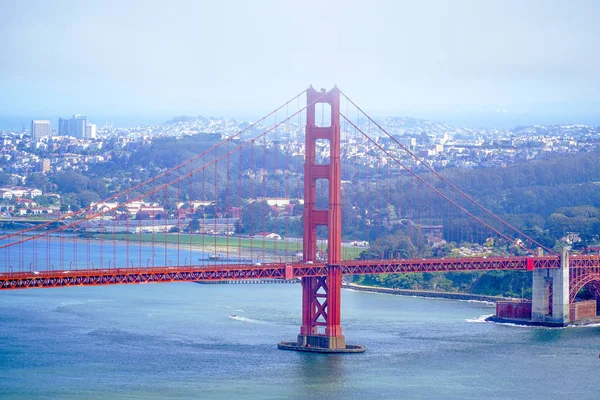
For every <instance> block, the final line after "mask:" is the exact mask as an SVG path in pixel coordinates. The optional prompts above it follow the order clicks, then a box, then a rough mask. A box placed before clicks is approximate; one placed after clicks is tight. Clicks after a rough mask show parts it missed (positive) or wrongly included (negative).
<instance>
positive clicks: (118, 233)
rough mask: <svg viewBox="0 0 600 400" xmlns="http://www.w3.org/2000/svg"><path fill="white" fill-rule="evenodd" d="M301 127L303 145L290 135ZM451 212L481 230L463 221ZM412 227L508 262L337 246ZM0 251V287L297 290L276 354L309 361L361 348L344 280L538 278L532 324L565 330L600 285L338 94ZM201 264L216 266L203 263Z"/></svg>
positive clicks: (597, 259)
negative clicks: (344, 298)
mask: <svg viewBox="0 0 600 400" xmlns="http://www.w3.org/2000/svg"><path fill="white" fill-rule="evenodd" d="M302 99H305V103H302ZM302 126H304V139H305V140H304V146H303V148H302V147H301V146H296V145H295V140H294V138H293V132H294V131H295V132H296V133H297V132H298V130H299V129H301V127H302ZM295 146H296V147H297V148H296V147H295ZM282 149H285V150H282ZM301 156H303V163H302V165H301V166H299V164H300V163H299V162H298V158H299V157H301ZM409 178H410V179H411V180H410V181H409V180H408V179H409ZM399 182H404V183H403V184H400V183H399ZM408 194H410V195H408ZM352 196H355V197H354V198H352ZM357 196H358V197H360V200H361V202H359V201H357V199H356V197H357ZM293 197H297V198H301V199H302V200H303V202H302V201H298V202H297V203H298V204H295V205H294V204H290V203H286V204H284V205H283V206H280V205H278V204H277V201H275V205H274V206H273V207H271V206H270V204H269V202H268V201H264V200H265V199H267V200H268V199H269V198H274V199H289V198H293ZM258 199H262V200H263V201H257V200H258ZM344 202H345V203H344ZM283 203H285V201H284V202H283ZM359 203H361V204H363V205H364V204H366V203H369V204H371V206H372V207H371V208H370V209H367V208H366V207H365V209H362V207H363V206H361V205H359ZM247 210H250V211H251V212H247ZM294 210H299V211H298V212H294ZM349 210H350V211H351V212H349ZM369 211H370V213H369ZM207 214H208V217H207ZM134 215H135V216H134ZM457 216H461V218H464V219H467V220H469V221H471V223H470V224H467V225H465V224H462V225H461V224H456V223H454V224H453V222H456V220H457V218H458V217H457ZM268 217H269V218H271V217H274V218H271V220H272V221H275V222H274V223H275V225H273V224H272V223H271V224H270V225H269V224H268V222H267V220H268V219H269V218H268ZM377 219H378V220H377ZM375 220H377V221H378V222H377V223H375ZM402 221H410V224H409V225H411V226H425V225H427V224H437V225H436V226H440V227H446V231H445V234H447V235H453V237H456V238H463V239H464V240H468V241H471V242H475V243H483V242H484V241H486V240H489V238H492V239H493V240H494V241H495V243H501V244H502V245H503V246H504V247H505V248H506V255H505V256H501V257H500V256H491V255H489V256H484V255H480V256H476V257H437V258H435V257H427V258H422V257H410V256H409V257H402V256H401V255H399V254H398V253H397V252H391V253H388V254H379V256H380V257H378V258H377V259H361V257H358V255H359V254H358V251H357V249H356V248H353V247H348V246H346V247H344V243H343V241H342V237H343V236H346V237H351V238H352V239H354V240H362V241H369V240H373V239H377V238H381V237H383V236H385V234H386V233H389V232H393V230H394V229H401V225H402ZM415 221H417V222H416V223H415ZM344 222H346V223H350V222H352V223H353V224H354V226H355V229H354V231H352V232H347V231H344V230H343V224H344ZM394 222H395V224H394ZM294 226H296V228H298V230H299V228H300V227H301V229H302V240H297V241H290V240H271V239H267V237H268V234H270V232H269V230H272V231H278V230H279V231H282V232H286V234H287V233H290V232H293V231H294ZM211 228H212V229H211ZM418 235H420V236H421V238H422V232H418ZM275 236H279V235H275ZM284 236H285V235H284ZM286 239H287V238H286ZM300 244H301V247H300ZM0 249H1V252H2V255H1V257H0V259H1V260H2V262H3V268H2V270H1V271H0V290H10V289H28V288H29V289H33V288H53V287H66V286H97V285H116V284H141V283H166V282H181V281H193V282H196V281H224V280H249V279H281V280H292V279H300V280H301V282H302V322H301V327H300V332H299V335H298V338H297V340H296V341H293V342H282V343H281V344H280V345H279V347H280V348H282V349H291V350H303V351H321V352H355V351H364V348H363V347H362V346H358V345H348V344H346V340H345V337H344V335H343V334H342V327H341V287H342V277H343V276H345V275H362V274H395V273H417V272H449V271H489V270H509V271H528V272H529V273H532V274H533V295H532V297H533V299H532V300H533V301H532V306H531V307H532V310H531V315H532V321H535V322H539V323H551V324H558V325H564V324H567V323H568V322H569V305H570V304H572V303H573V302H575V298H576V296H577V294H578V293H579V291H580V290H581V289H582V288H583V287H584V286H588V287H593V288H595V289H597V288H598V285H599V284H600V256H585V255H569V254H568V253H567V252H563V253H562V254H560V255H559V254H556V253H555V252H554V251H553V250H552V249H549V248H547V247H545V246H544V245H542V244H541V243H538V242H537V241H536V240H535V239H534V238H532V237H530V236H528V235H527V234H525V233H524V232H522V231H521V230H519V229H517V228H516V227H515V226H513V225H512V224H510V223H509V222H507V221H505V220H504V219H502V218H501V217H499V216H497V215H496V214H494V213H493V212H492V211H491V210H489V209H488V208H486V207H484V206H483V205H481V204H480V203H479V202H477V201H476V200H475V199H474V198H473V197H472V196H470V195H468V194H467V193H465V192H463V191H461V190H460V189H459V188H457V187H456V186H455V185H454V184H452V183H451V182H449V181H448V179H446V178H445V177H444V176H443V175H442V174H441V173H439V172H438V171H437V170H436V169H435V168H433V167H432V166H430V165H429V164H427V163H426V162H425V161H423V160H422V159H421V158H420V157H419V156H418V155H417V154H416V153H415V152H414V151H412V150H411V149H410V148H409V146H406V145H404V144H402V143H401V141H399V140H398V139H397V137H395V136H394V135H392V134H390V133H389V132H387V130H386V129H385V128H384V127H383V126H381V125H380V124H379V123H378V122H377V121H376V120H375V119H373V118H371V117H370V116H369V115H368V114H367V113H365V112H364V111H363V109H362V108H360V107H359V106H358V105H357V104H356V103H355V102H354V101H352V100H351V99H350V98H349V97H348V96H346V95H345V94H344V93H343V92H342V91H340V90H339V89H338V88H337V87H335V88H333V89H332V90H329V91H326V90H324V89H323V90H320V91H317V90H315V89H314V88H312V87H310V88H308V89H307V90H305V91H302V92H301V93H299V94H298V95H296V96H294V97H293V98H291V99H290V100H288V101H287V102H285V103H284V104H283V105H281V106H280V107H278V108H276V109H275V110H274V111H272V112H271V113H269V114H267V115H266V116H265V117H263V118H261V119H259V120H257V121H256V122H254V123H252V124H250V125H248V126H246V127H245V128H243V129H241V130H240V131H239V132H237V133H236V134H233V135H231V136H229V137H227V138H225V139H224V140H222V141H221V142H219V143H216V144H214V146H211V147H209V148H207V149H206V150H204V151H202V152H200V153H198V154H196V155H194V156H193V157H191V158H189V159H187V160H183V161H182V162H179V163H177V164H176V165H175V166H171V167H165V168H163V170H162V171H160V172H159V173H158V174H156V175H155V176H153V177H152V178H150V179H147V180H145V181H140V182H139V183H135V184H133V186H131V187H130V188H128V189H126V190H123V191H120V192H117V193H114V194H112V195H111V196H109V197H108V198H106V199H104V200H103V201H102V202H100V203H97V204H92V205H90V206H88V207H85V208H82V209H80V210H77V211H73V212H69V213H67V214H64V215H61V216H60V217H59V218H56V219H54V220H51V221H45V222H41V223H36V224H35V225H33V226H29V227H27V228H25V229H22V230H20V231H14V232H10V233H6V234H5V235H4V236H2V237H0ZM358 250H361V249H358ZM157 252H158V253H159V256H158V257H157V256H156V253H157ZM298 253H300V255H301V257H300V258H298ZM198 254H204V255H203V256H201V257H199V256H198ZM206 254H211V255H212V259H213V262H208V263H207V262H205V261H206V259H207V258H206ZM217 255H218V256H217ZM208 258H211V257H210V256H209V257H208ZM363 258H364V257H363ZM371 258H372V257H371ZM597 292H598V291H597V290H596V293H597Z"/></svg>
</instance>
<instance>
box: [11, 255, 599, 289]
mask: <svg viewBox="0 0 600 400" xmlns="http://www.w3.org/2000/svg"><path fill="white" fill-rule="evenodd" d="M527 259H528V257H489V258H483V257H482V258H445V259H436V258H426V259H405V260H368V261H367V260H355V261H344V262H342V263H340V264H339V265H340V266H341V267H342V273H343V274H344V275H356V274H382V273H388V274H391V273H411V272H447V271H486V270H526V269H527ZM533 261H534V267H535V268H559V266H560V261H559V259H558V257H533ZM572 262H573V263H574V265H589V266H590V268H591V267H594V268H597V266H598V265H599V262H600V257H597V256H596V257H589V256H586V257H583V256H582V257H573V258H572ZM286 266H287V270H288V273H287V275H286ZM290 268H291V270H292V274H290ZM327 271H328V267H327V264H326V263H316V264H308V263H296V264H283V263H274V264H263V265H260V266H255V265H247V264H240V265H214V266H209V267H202V266H196V267H194V266H186V267H155V268H112V269H101V270H98V269H88V270H72V271H71V270H67V271H40V272H14V273H3V274H0V290H3V289H26V288H44V287H60V286H94V285H117V284H136V283H159V282H190V281H224V280H247V279H286V278H287V279H290V278H292V277H296V278H302V277H316V276H326V275H327Z"/></svg>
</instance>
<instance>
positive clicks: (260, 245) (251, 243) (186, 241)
mask: <svg viewBox="0 0 600 400" xmlns="http://www.w3.org/2000/svg"><path fill="white" fill-rule="evenodd" d="M94 237H95V238H98V239H100V238H102V239H103V240H105V241H108V240H115V239H116V240H130V241H131V242H139V241H140V240H141V241H142V242H143V243H151V242H152V241H154V243H156V244H160V243H165V242H166V243H167V244H169V245H177V244H179V245H181V246H189V245H192V246H204V247H207V248H209V249H210V247H211V246H213V247H217V248H219V247H225V246H227V247H229V248H230V249H231V250H232V251H234V252H235V250H237V249H238V248H240V249H245V250H252V251H254V252H260V251H262V250H263V249H264V250H265V251H286V252H295V253H297V252H301V251H302V242H286V241H283V240H262V239H250V238H237V237H228V238H227V237H220V236H212V235H190V234H185V233H182V234H180V235H177V234H168V233H167V234H165V233H155V234H154V235H152V234H151V233H143V234H141V235H140V234H125V233H117V234H98V235H94ZM323 250H324V248H323ZM363 250H364V249H362V248H358V247H342V258H343V259H344V260H353V259H355V258H357V257H358V256H359V255H360V253H361V252H362V251H363Z"/></svg>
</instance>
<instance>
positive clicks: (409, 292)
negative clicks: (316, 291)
mask: <svg viewBox="0 0 600 400" xmlns="http://www.w3.org/2000/svg"><path fill="white" fill-rule="evenodd" d="M342 288H343V289H352V290H357V291H359V292H367V293H381V294H393V295H397V296H414V297H426V298H432V299H448V300H464V301H469V300H471V301H482V302H487V303H495V302H496V301H498V300H515V299H514V298H512V297H502V296H486V295H481V294H471V293H453V292H437V291H433V290H413V289H395V288H386V287H379V286H365V285H358V284H356V283H343V284H342Z"/></svg>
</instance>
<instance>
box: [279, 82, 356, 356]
mask: <svg viewBox="0 0 600 400" xmlns="http://www.w3.org/2000/svg"><path fill="white" fill-rule="evenodd" d="M306 102H307V105H308V106H307V108H306V142H305V159H304V214H303V218H304V221H303V222H304V226H303V236H302V257H303V261H304V262H306V263H312V262H316V261H317V226H326V227H327V275H326V276H314V277H306V278H302V326H301V328H300V334H299V335H298V338H297V340H296V341H295V342H282V343H280V344H279V345H278V347H279V348H280V349H283V350H298V351H310V352H321V353H348V352H351V353H356V352H363V351H365V349H364V347H362V346H358V345H347V344H346V338H345V337H344V335H342V327H341V325H340V315H341V290H342V268H341V267H340V265H339V264H340V262H341V261H342V209H341V185H342V180H341V178H342V173H341V161H340V91H339V89H338V88H333V89H332V90H330V91H329V92H326V91H325V90H322V91H320V92H318V91H316V90H315V89H314V88H313V87H312V86H311V87H310V88H309V89H308V90H307V91H306ZM317 104H321V105H325V104H328V105H329V108H330V110H331V115H330V117H329V118H325V115H324V116H323V119H322V122H321V125H320V126H319V125H317V121H316V113H315V108H316V105H317ZM325 121H327V122H329V124H328V125H327V126H326V122H325ZM317 140H325V141H328V142H329V163H328V164H319V163H317V157H316V142H317ZM318 179H322V180H327V181H328V187H329V190H328V192H329V199H328V207H327V209H320V208H317V180H318Z"/></svg>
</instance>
